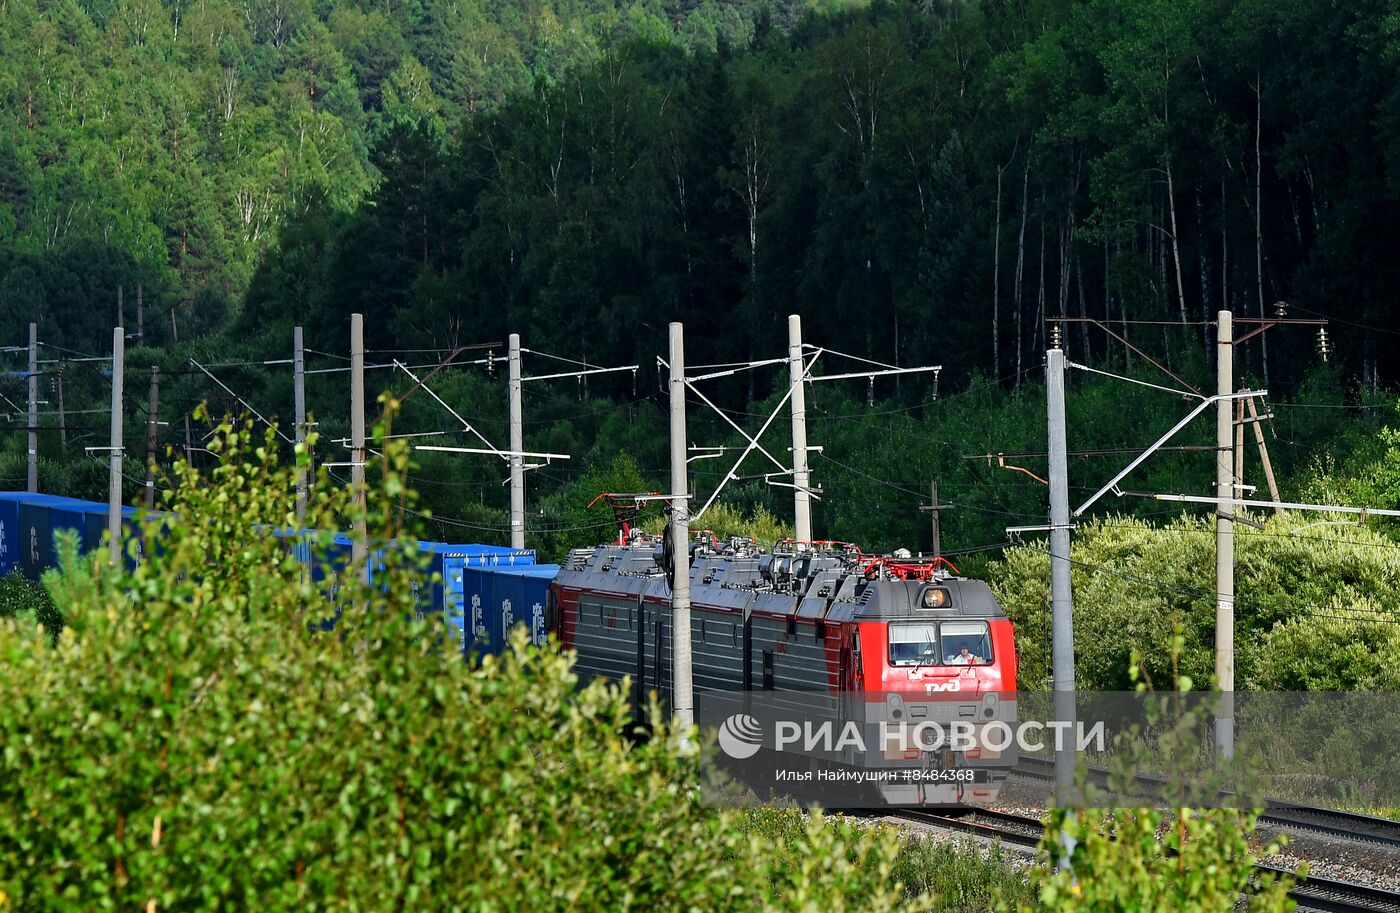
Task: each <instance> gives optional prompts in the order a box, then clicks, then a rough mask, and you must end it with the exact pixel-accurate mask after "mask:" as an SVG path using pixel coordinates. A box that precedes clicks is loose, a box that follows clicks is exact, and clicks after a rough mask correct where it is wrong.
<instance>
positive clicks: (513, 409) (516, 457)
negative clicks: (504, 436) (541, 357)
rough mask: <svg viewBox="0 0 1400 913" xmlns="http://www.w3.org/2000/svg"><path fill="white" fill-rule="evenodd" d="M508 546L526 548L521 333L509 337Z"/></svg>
mask: <svg viewBox="0 0 1400 913" xmlns="http://www.w3.org/2000/svg"><path fill="white" fill-rule="evenodd" d="M508 359H509V367H510V380H509V392H508V396H509V399H510V547H511V548H524V547H525V456H524V454H523V453H522V452H521V451H523V450H524V449H525V431H524V423H523V419H522V417H521V414H520V412H521V395H520V334H519V333H511V334H510V348H509V353H508Z"/></svg>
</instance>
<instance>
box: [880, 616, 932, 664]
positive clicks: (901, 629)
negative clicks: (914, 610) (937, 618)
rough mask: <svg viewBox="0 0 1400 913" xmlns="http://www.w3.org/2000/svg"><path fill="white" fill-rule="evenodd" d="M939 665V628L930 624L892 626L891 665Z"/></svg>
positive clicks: (898, 624) (895, 624) (905, 623)
mask: <svg viewBox="0 0 1400 913" xmlns="http://www.w3.org/2000/svg"><path fill="white" fill-rule="evenodd" d="M921 662H923V663H931V664H934V665H937V663H938V626H937V625H935V624H932V623H929V622H912V623H909V622H895V623H894V624H891V625H890V664H891V665H895V666H916V665H919V664H920V663H921Z"/></svg>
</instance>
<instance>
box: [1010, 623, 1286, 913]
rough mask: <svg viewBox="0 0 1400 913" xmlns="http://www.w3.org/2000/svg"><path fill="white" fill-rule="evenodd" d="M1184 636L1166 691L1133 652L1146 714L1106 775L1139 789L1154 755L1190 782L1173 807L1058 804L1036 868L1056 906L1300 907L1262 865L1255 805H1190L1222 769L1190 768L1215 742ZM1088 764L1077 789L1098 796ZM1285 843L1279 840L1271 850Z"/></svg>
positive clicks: (1172, 642) (1176, 910) (1096, 909)
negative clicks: (1147, 676) (1187, 661)
mask: <svg viewBox="0 0 1400 913" xmlns="http://www.w3.org/2000/svg"><path fill="white" fill-rule="evenodd" d="M1185 645H1186V641H1185V638H1184V637H1183V636H1182V633H1181V630H1180V628H1179V627H1178V629H1177V630H1175V631H1173V632H1172V633H1171V635H1170V636H1169V637H1168V638H1167V640H1166V642H1165V644H1164V645H1163V646H1164V648H1165V650H1166V654H1167V663H1168V668H1169V675H1168V677H1167V679H1166V681H1168V682H1170V684H1171V686H1172V690H1171V691H1168V692H1166V693H1164V694H1149V693H1148V692H1150V691H1151V684H1150V683H1149V682H1145V681H1142V680H1141V678H1142V671H1143V670H1142V657H1141V656H1139V655H1137V654H1134V655H1133V656H1132V657H1130V660H1129V662H1128V668H1127V673H1128V679H1129V681H1130V682H1132V684H1133V686H1134V689H1135V690H1136V691H1138V692H1139V693H1143V694H1144V695H1145V698H1146V704H1145V706H1146V709H1147V715H1146V718H1145V720H1144V725H1143V726H1133V727H1131V728H1129V729H1128V730H1125V731H1122V732H1120V733H1119V734H1118V735H1117V736H1115V739H1114V742H1115V758H1114V760H1113V761H1112V762H1111V763H1110V767H1109V771H1110V772H1109V778H1108V784H1107V785H1108V790H1109V792H1111V793H1117V794H1118V795H1119V796H1120V797H1126V796H1132V795H1140V792H1139V790H1138V789H1137V788H1136V786H1137V784H1136V782H1135V780H1134V774H1135V773H1136V771H1138V770H1140V769H1142V764H1143V762H1144V761H1146V760H1147V759H1148V758H1151V759H1152V761H1153V762H1155V763H1156V764H1158V765H1165V766H1159V767H1157V768H1156V769H1159V770H1164V771H1165V770H1175V771H1176V774H1175V776H1174V777H1172V778H1170V779H1173V780H1175V781H1176V782H1178V783H1182V784H1185V786H1184V789H1183V791H1181V792H1178V793H1175V794H1174V795H1175V799H1174V807H1172V808H1170V809H1164V808H1113V809H1111V810H1104V809H1094V808H1077V809H1052V810H1051V811H1050V814H1049V816H1048V817H1047V819H1046V824H1045V836H1044V837H1043V838H1042V840H1041V844H1040V848H1041V851H1042V852H1043V853H1044V856H1045V862H1044V865H1043V866H1042V867H1040V868H1039V869H1037V870H1036V872H1035V873H1034V874H1033V877H1032V880H1033V882H1034V886H1035V891H1036V894H1037V896H1038V898H1039V900H1040V907H1039V909H1041V910H1046V911H1054V913H1109V911H1114V913H1117V911H1123V910H1133V911H1137V913H1224V911H1231V910H1248V911H1251V913H1282V911H1287V910H1292V909H1293V906H1294V905H1293V902H1292V901H1291V900H1289V899H1288V891H1289V889H1290V888H1291V886H1292V879H1291V878H1287V877H1283V878H1280V877H1275V876H1272V875H1267V874H1264V873H1260V872H1259V871H1257V870H1256V869H1255V867H1254V858H1253V854H1252V852H1251V849H1250V845H1249V835H1250V834H1251V833H1253V831H1254V824H1255V821H1256V819H1257V817H1258V814H1257V812H1254V811H1249V810H1241V809H1232V808H1192V807H1191V806H1193V805H1206V804H1208V803H1209V802H1211V801H1213V800H1215V799H1216V798H1217V797H1218V792H1217V790H1218V789H1219V788H1220V786H1221V785H1222V783H1221V782H1219V781H1218V780H1217V779H1216V778H1217V774H1214V773H1204V772H1203V773H1202V775H1200V776H1197V777H1195V778H1190V777H1188V776H1186V773H1187V771H1199V770H1200V768H1199V761H1200V758H1201V755H1202V752H1203V751H1204V752H1207V753H1208V752H1209V748H1208V747H1207V746H1206V745H1205V744H1204V743H1203V741H1202V738H1201V728H1200V727H1201V724H1202V722H1203V721H1204V720H1205V719H1206V717H1204V716H1203V715H1202V714H1203V711H1204V708H1202V707H1200V706H1199V705H1194V704H1192V703H1190V702H1188V701H1183V700H1181V699H1180V697H1181V696H1182V693H1183V692H1188V691H1190V690H1191V687H1192V682H1191V680H1190V679H1189V678H1187V677H1186V676H1184V675H1182V674H1181V666H1180V661H1181V659H1182V651H1183V649H1184V648H1185ZM1149 743H1150V744H1149ZM1207 756H1208V755H1207ZM1085 774H1086V771H1083V770H1081V771H1080V781H1079V784H1078V789H1079V790H1081V791H1082V792H1083V793H1084V795H1085V796H1086V797H1087V798H1088V799H1090V800H1091V801H1093V800H1095V799H1096V798H1098V797H1099V796H1102V795H1105V794H1104V793H1103V792H1102V791H1101V790H1100V789H1099V788H1098V787H1096V786H1093V785H1090V784H1089V783H1088V782H1087V779H1086V778H1085ZM1222 774H1223V772H1222ZM1243 774H1247V770H1242V769H1241V768H1238V767H1235V768H1232V769H1231V770H1230V772H1229V774H1228V776H1230V777H1231V778H1235V777H1239V776H1241V775H1243ZM1234 782H1239V783H1240V784H1241V785H1244V783H1245V781H1238V780H1236V781H1234ZM1236 795H1237V797H1241V796H1244V795H1247V793H1245V792H1240V793H1237V794H1236ZM1283 839H1284V840H1286V838H1283ZM1278 850H1279V846H1278V845H1277V844H1273V845H1270V846H1269V847H1268V848H1267V850H1266V852H1268V853H1271V854H1272V853H1277V852H1278ZM1305 873H1306V870H1305ZM1022 909H1023V911H1027V913H1028V911H1029V908H1026V907H1023V908H1022Z"/></svg>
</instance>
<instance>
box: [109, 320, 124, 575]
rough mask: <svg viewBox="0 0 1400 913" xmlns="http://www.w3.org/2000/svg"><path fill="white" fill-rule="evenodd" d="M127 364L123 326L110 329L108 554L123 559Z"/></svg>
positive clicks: (114, 558) (119, 559)
mask: <svg viewBox="0 0 1400 913" xmlns="http://www.w3.org/2000/svg"><path fill="white" fill-rule="evenodd" d="M125 367H126V327H114V328H113V329H112V425H111V435H110V437H111V440H110V441H109V442H108V446H109V448H110V450H109V451H108V452H109V454H110V455H109V457H108V463H107V540H108V542H107V553H108V555H110V556H111V559H112V563H113V564H120V563H121V560H122V371H123V369H124V368H125Z"/></svg>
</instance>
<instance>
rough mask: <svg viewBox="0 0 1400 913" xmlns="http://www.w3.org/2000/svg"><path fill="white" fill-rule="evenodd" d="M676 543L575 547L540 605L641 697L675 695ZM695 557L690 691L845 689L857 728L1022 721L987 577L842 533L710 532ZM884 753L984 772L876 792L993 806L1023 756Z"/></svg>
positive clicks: (594, 671)
mask: <svg viewBox="0 0 1400 913" xmlns="http://www.w3.org/2000/svg"><path fill="white" fill-rule="evenodd" d="M667 551H668V549H667V546H666V545H665V543H663V542H661V541H658V540H655V539H653V538H651V537H649V536H646V535H644V534H641V533H638V532H636V531H628V532H627V533H625V534H624V535H623V536H621V537H620V538H619V541H618V542H617V543H615V544H611V545H606V546H601V547H596V548H584V549H575V550H573V551H571V552H570V553H569V555H568V557H567V558H566V559H565V561H564V564H563V565H562V566H561V567H560V568H559V570H558V573H557V575H556V576H555V578H554V581H553V584H552V586H551V589H550V594H549V602H548V603H547V609H546V626H547V629H548V630H549V631H551V632H552V633H554V634H555V635H556V636H557V638H558V640H559V642H560V643H561V644H563V645H564V646H566V647H569V648H572V649H573V650H574V651H575V652H576V654H577V662H576V667H575V668H576V669H577V670H578V671H579V673H580V675H581V676H583V677H585V678H588V677H603V678H608V679H613V680H620V679H621V678H622V677H623V676H630V677H631V680H632V683H633V688H634V689H635V692H636V693H635V698H636V700H635V701H634V705H636V706H643V705H644V703H645V702H644V700H642V698H643V696H644V695H645V694H646V692H648V691H650V690H655V691H657V692H658V694H659V695H660V697H661V698H662V700H663V701H665V700H666V699H668V698H669V696H670V689H671V641H672V632H671V602H670V600H671V590H670V585H669V580H668V577H667V568H668V566H669V563H670V562H669V561H668V556H667ZM688 552H689V565H690V581H691V588H690V596H691V625H690V626H691V645H692V669H693V672H692V674H693V679H694V687H695V690H696V692H697V694H700V693H702V692H705V691H709V692H745V693H754V694H763V695H767V696H768V700H769V702H770V703H772V702H774V701H777V700H780V699H781V695H782V694H783V693H786V694H788V695H798V694H802V695H813V694H818V695H819V694H827V695H831V696H840V697H841V698H842V699H843V700H844V701H845V702H846V705H847V706H846V707H845V708H844V709H843V710H842V711H841V713H842V714H844V715H845V716H847V717H849V718H852V719H855V720H857V721H858V722H859V723H860V724H862V725H869V724H875V723H879V722H882V721H888V722H889V723H892V724H900V723H903V724H905V725H909V724H913V725H917V724H918V723H919V722H920V721H922V720H931V721H938V722H941V723H944V724H946V723H948V722H950V721H953V720H959V721H965V722H966V723H967V724H969V726H971V727H975V728H974V731H977V730H978V729H980V728H981V727H985V726H987V724H990V723H1005V724H1010V723H1014V721H1015V714H1016V705H1015V699H1014V698H1015V695H1014V692H1015V689H1016V647H1015V639H1014V636H1013V632H1012V627H1011V621H1010V620H1009V619H1008V618H1007V617H1006V614H1005V613H1004V612H1003V611H1002V608H1001V606H1000V604H999V603H998V602H997V600H996V597H995V596H994V595H993V594H992V592H991V590H990V589H989V588H988V587H987V585H986V584H985V583H983V582H982V581H980V580H972V579H968V578H966V577H962V576H960V575H959V574H958V573H957V570H956V568H954V567H953V566H952V565H951V564H949V563H948V562H947V561H946V560H944V559H942V558H925V557H915V556H912V555H910V554H909V553H908V552H907V551H904V550H900V551H897V552H895V553H894V554H891V555H868V554H865V553H863V552H862V551H860V550H859V549H858V548H856V547H855V546H853V545H850V544H848V543H839V542H819V543H797V542H793V541H784V542H779V543H776V544H774V545H773V546H772V547H771V548H761V547H760V546H759V545H758V544H757V543H755V542H754V541H753V540H752V539H745V538H731V539H728V540H726V541H720V540H718V539H717V538H715V537H714V536H713V535H711V534H709V533H704V532H702V533H701V534H700V536H699V538H698V539H697V540H696V541H693V542H691V543H689V548H688ZM683 560H684V559H683ZM792 703H793V704H794V705H796V703H797V702H796V701H793V702H792ZM808 706H810V702H809V703H808ZM848 760H849V759H848ZM880 761H888V762H898V763H903V764H907V763H908V762H910V761H919V762H925V763H927V764H930V765H936V766H938V767H939V769H949V770H950V769H952V768H963V769H967V770H969V771H971V770H974V769H976V768H982V769H983V770H982V774H981V775H980V776H979V777H977V778H976V779H975V780H974V779H971V778H969V779H966V780H962V779H952V780H951V782H947V783H938V782H934V783H931V784H921V785H920V786H918V787H917V788H912V787H910V788H905V787H882V788H881V790H880V794H881V796H882V798H883V799H884V800H885V801H889V802H893V803H898V804H934V805H961V804H968V803H973V804H986V803H988V802H990V801H991V800H992V799H993V798H995V796H996V793H997V792H998V790H999V788H1000V785H1001V783H1002V781H1004V779H1005V776H1006V773H1005V772H1006V770H1007V769H1008V768H1009V766H1011V764H1013V763H1014V752H1012V751H1007V750H993V749H992V748H990V747H986V746H984V745H981V744H980V743H979V744H978V745H976V746H975V747H972V748H970V749H968V750H965V751H959V752H955V753H954V752H948V753H941V754H940V755H939V756H938V757H932V756H930V753H928V752H920V751H903V752H900V753H899V756H898V757H889V756H882V757H879V758H877V759H876V763H877V764H878V763H879V762H880ZM864 763H866V764H867V765H868V764H869V758H867V759H865V761H864Z"/></svg>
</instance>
